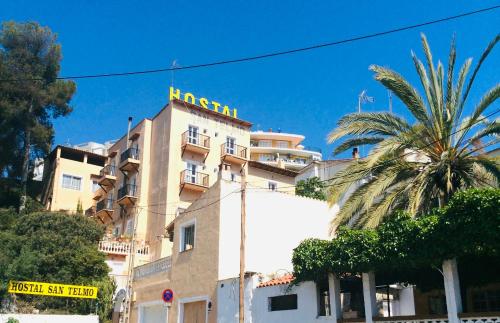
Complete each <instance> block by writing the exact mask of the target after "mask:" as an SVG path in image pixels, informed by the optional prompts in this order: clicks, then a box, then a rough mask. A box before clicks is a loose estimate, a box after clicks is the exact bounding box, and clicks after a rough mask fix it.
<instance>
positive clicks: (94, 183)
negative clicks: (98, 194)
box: [91, 179, 99, 193]
mask: <svg viewBox="0 0 500 323" xmlns="http://www.w3.org/2000/svg"><path fill="white" fill-rule="evenodd" d="M98 189H99V184H97V180H95V179H93V180H92V187H91V190H92V193H93V192H95V191H97V190H98Z"/></svg>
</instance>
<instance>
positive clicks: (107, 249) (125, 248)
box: [99, 241, 149, 256]
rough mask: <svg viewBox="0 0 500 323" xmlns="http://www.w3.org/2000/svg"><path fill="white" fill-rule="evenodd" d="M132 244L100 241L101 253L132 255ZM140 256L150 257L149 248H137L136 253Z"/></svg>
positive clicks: (143, 246) (144, 246)
mask: <svg viewBox="0 0 500 323" xmlns="http://www.w3.org/2000/svg"><path fill="white" fill-rule="evenodd" d="M131 246H132V244H131V243H130V242H119V241H99V251H102V252H104V253H109V254H115V255H128V254H129V253H130V248H131ZM135 252H136V253H137V254H138V255H144V256H147V255H149V246H148V245H142V246H136V251H135Z"/></svg>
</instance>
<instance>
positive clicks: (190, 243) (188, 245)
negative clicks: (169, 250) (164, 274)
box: [181, 223, 194, 251]
mask: <svg viewBox="0 0 500 323" xmlns="http://www.w3.org/2000/svg"><path fill="white" fill-rule="evenodd" d="M181 233H182V236H181V251H187V250H191V249H193V248H194V223H193V224H189V225H186V226H184V227H182V228H181Z"/></svg>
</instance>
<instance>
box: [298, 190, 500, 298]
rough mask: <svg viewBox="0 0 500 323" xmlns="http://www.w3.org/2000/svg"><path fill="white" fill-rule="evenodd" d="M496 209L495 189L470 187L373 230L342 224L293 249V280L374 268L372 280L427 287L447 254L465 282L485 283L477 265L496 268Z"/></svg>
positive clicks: (498, 193) (499, 221)
mask: <svg viewBox="0 0 500 323" xmlns="http://www.w3.org/2000/svg"><path fill="white" fill-rule="evenodd" d="M499 210H500V189H471V190H467V191H463V192H459V193H457V194H455V196H454V197H453V198H452V199H451V201H450V203H449V204H448V206H446V207H445V208H441V209H435V210H434V212H432V213H431V214H429V215H426V216H422V217H420V218H417V219H415V218H413V217H411V216H410V215H409V214H407V213H404V212H396V213H395V214H393V215H392V216H390V217H387V218H386V220H385V221H384V222H383V223H382V224H381V225H379V226H378V227H377V228H376V229H373V230H368V229H351V228H341V229H339V230H338V232H337V235H336V237H335V238H334V239H333V240H331V241H325V240H318V239H309V240H305V241H303V242H302V243H301V244H300V245H299V246H298V247H297V248H296V249H295V250H294V253H293V258H292V262H293V265H294V275H295V277H296V283H299V282H301V281H305V280H315V279H317V277H321V275H324V274H325V273H327V272H333V273H335V274H337V275H339V276H342V275H346V274H359V273H362V272H368V271H375V272H376V273H377V283H393V282H395V281H398V282H409V283H416V284H418V285H419V286H420V287H421V288H423V289H426V288H431V287H435V286H437V285H440V284H442V277H441V276H440V274H439V272H438V271H437V270H435V268H439V267H440V266H441V263H442V261H443V260H445V259H452V258H458V259H459V262H462V264H464V266H461V273H462V274H464V277H463V280H464V281H465V282H468V283H470V284H481V283H484V280H481V279H480V278H478V277H477V276H478V275H477V268H479V267H478V266H480V265H481V266H482V267H481V268H485V270H486V271H490V272H492V275H491V276H495V274H494V272H495V271H498V270H500V237H499V234H498V232H500V213H499ZM468 268H476V270H475V271H474V270H472V271H471V270H469V269H468ZM479 276H481V275H479ZM491 276H490V279H491Z"/></svg>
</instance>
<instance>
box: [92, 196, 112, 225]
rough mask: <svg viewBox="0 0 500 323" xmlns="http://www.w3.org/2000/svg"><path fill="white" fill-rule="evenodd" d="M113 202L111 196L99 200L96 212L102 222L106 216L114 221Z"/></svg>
mask: <svg viewBox="0 0 500 323" xmlns="http://www.w3.org/2000/svg"><path fill="white" fill-rule="evenodd" d="M113 202H114V201H113V199H111V198H108V199H105V200H102V201H99V202H97V205H96V207H95V210H96V211H95V214H96V215H97V217H98V218H99V219H100V220H101V221H102V222H105V221H104V219H105V218H106V217H108V218H109V219H110V220H111V221H113Z"/></svg>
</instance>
